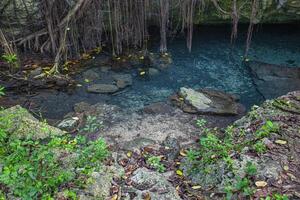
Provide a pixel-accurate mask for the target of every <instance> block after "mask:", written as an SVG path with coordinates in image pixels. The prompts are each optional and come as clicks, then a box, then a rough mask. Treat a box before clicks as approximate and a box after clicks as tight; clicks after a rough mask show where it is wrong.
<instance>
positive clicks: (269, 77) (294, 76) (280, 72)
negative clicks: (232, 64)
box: [246, 61, 300, 99]
mask: <svg viewBox="0 0 300 200" xmlns="http://www.w3.org/2000/svg"><path fill="white" fill-rule="evenodd" d="M246 65H247V66H248V67H249V69H250V71H251V73H252V75H253V81H254V83H255V85H256V87H257V90H258V91H259V92H260V93H261V94H262V95H263V96H264V97H265V98H266V99H271V98H275V97H278V96H280V95H284V94H286V93H288V92H291V91H295V90H299V89H300V68H299V67H287V66H281V65H273V64H267V63H262V62H257V61H250V62H247V63H246Z"/></svg>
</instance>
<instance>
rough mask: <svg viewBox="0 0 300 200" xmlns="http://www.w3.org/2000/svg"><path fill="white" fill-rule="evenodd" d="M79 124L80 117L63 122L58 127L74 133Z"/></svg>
mask: <svg viewBox="0 0 300 200" xmlns="http://www.w3.org/2000/svg"><path fill="white" fill-rule="evenodd" d="M78 124H79V118H78V117H72V118H67V119H64V120H62V121H61V122H60V123H59V124H58V125H57V127H58V128H60V129H62V130H65V131H73V130H74V129H76V127H77V126H78Z"/></svg>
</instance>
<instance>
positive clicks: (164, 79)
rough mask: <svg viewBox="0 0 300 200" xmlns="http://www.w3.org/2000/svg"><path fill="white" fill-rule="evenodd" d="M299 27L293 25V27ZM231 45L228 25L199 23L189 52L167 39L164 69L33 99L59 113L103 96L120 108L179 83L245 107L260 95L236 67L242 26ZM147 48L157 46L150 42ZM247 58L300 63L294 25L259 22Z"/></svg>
mask: <svg viewBox="0 0 300 200" xmlns="http://www.w3.org/2000/svg"><path fill="white" fill-rule="evenodd" d="M298 27H299V26H298ZM241 30H242V31H241V32H240V35H239V38H238V40H237V41H236V43H235V46H234V48H232V46H231V45H230V39H229V38H230V26H217V27H200V29H199V30H198V31H195V34H194V40H193V48H192V52H191V53H189V52H188V50H187V48H186V41H185V39H184V38H173V39H170V41H169V44H168V48H169V51H170V53H171V55H172V59H173V63H172V64H171V65H170V66H169V68H168V69H166V70H164V71H163V72H161V73H160V74H159V75H157V76H153V77H151V78H149V79H141V78H140V77H138V75H137V71H136V70H131V71H127V73H131V74H132V75H133V76H134V82H133V85H132V87H130V88H128V89H127V90H126V92H124V93H121V94H119V95H116V96H111V95H101V94H89V93H86V92H85V89H84V88H81V89H80V88H79V89H78V91H76V92H75V93H74V94H73V95H68V94H65V93H54V94H47V95H46V96H45V97H44V98H41V97H39V96H37V97H35V98H36V100H39V104H40V105H41V109H42V112H43V113H45V114H46V116H48V117H54V118H60V117H62V116H63V115H64V114H66V113H68V112H70V111H71V110H72V107H73V105H74V104H75V103H77V102H81V101H85V102H89V103H97V102H99V101H106V102H109V103H111V104H117V105H119V106H121V107H123V108H124V109H128V110H138V109H140V108H142V107H143V106H145V105H148V104H151V103H154V102H158V101H166V100H167V99H168V97H169V96H170V95H171V94H174V93H175V92H176V91H178V89H179V88H180V87H183V86H185V87H191V88H195V89H197V88H213V89H218V90H223V91H226V92H229V93H234V94H237V95H239V96H240V97H241V103H242V104H244V105H245V106H246V107H247V108H249V107H250V106H252V105H254V104H259V103H261V102H262V101H263V100H264V99H263V98H262V97H261V96H260V94H259V93H258V92H257V91H256V89H255V86H254V85H253V82H252V79H251V76H250V73H249V71H248V70H247V68H245V67H244V66H242V59H243V54H244V49H245V33H246V29H244V28H241ZM152 50H153V51H157V50H158V46H155V45H154V46H153V47H152ZM249 58H250V59H252V60H258V61H262V62H267V63H272V64H283V65H290V66H300V30H299V29H296V26H261V27H259V29H258V32H255V33H254V39H253V42H252V45H251V49H250V52H249Z"/></svg>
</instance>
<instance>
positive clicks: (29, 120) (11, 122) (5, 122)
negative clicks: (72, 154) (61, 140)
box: [0, 105, 66, 140]
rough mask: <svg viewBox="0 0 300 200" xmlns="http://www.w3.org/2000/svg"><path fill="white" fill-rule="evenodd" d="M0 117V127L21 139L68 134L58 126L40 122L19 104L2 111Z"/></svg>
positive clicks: (36, 138)
mask: <svg viewBox="0 0 300 200" xmlns="http://www.w3.org/2000/svg"><path fill="white" fill-rule="evenodd" d="M0 119H1V120H0V127H1V128H3V129H5V130H7V133H8V134H11V135H12V136H13V137H16V138H19V139H23V138H28V139H33V140H38V139H45V138H48V137H50V136H62V135H64V134H66V132H64V131H62V130H60V129H58V128H55V127H52V126H49V125H48V124H47V123H44V122H40V121H39V120H38V119H36V118H35V117H34V116H32V115H31V114H30V113H29V112H28V111H27V110H26V109H25V108H22V107H21V106H19V105H17V106H14V107H11V108H8V109H5V110H3V111H0Z"/></svg>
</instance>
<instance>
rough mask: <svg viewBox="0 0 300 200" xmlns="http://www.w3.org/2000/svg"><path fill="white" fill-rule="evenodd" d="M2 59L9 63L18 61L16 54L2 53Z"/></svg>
mask: <svg viewBox="0 0 300 200" xmlns="http://www.w3.org/2000/svg"><path fill="white" fill-rule="evenodd" d="M2 59H3V60H4V61H5V62H6V63H7V64H10V65H13V64H16V63H17V61H18V57H17V55H16V54H3V55H2Z"/></svg>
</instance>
